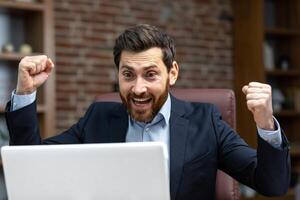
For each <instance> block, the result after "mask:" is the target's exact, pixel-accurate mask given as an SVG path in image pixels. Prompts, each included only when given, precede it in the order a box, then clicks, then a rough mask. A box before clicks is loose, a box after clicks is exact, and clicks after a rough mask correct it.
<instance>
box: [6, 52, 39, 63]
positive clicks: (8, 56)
mask: <svg viewBox="0 0 300 200" xmlns="http://www.w3.org/2000/svg"><path fill="white" fill-rule="evenodd" d="M41 54H42V53H33V54H31V55H41ZM25 56H28V55H24V54H19V53H0V60H4V61H17V62H19V61H20V60H21V59H22V58H23V57H25Z"/></svg>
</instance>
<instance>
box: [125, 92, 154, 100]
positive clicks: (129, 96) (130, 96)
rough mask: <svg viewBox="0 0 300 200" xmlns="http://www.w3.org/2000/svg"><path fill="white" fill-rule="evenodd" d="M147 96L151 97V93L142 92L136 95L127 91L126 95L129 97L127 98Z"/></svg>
mask: <svg viewBox="0 0 300 200" xmlns="http://www.w3.org/2000/svg"><path fill="white" fill-rule="evenodd" d="M149 97H151V98H153V95H151V94H147V93H142V94H140V95H137V94H134V93H129V94H128V95H127V99H129V98H149Z"/></svg>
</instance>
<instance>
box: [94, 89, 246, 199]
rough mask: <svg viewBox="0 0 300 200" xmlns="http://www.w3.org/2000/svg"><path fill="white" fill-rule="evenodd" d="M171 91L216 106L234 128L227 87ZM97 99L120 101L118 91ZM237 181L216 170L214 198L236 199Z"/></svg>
mask: <svg viewBox="0 0 300 200" xmlns="http://www.w3.org/2000/svg"><path fill="white" fill-rule="evenodd" d="M171 93H172V94H173V95H174V96H175V97H176V98H178V99H181V100H185V101H190V102H208V103H212V104H214V105H216V106H217V108H218V109H219V110H220V112H221V114H222V118H223V120H224V121H226V122H227V123H228V124H229V125H230V126H231V127H232V128H234V129H235V128H236V115H235V113H236V111H235V108H236V106H235V96H234V92H233V91H232V90H229V89H198V88H189V89H179V88H174V89H172V90H171ZM96 100H97V101H114V102H121V100H120V97H119V94H118V93H107V94H102V95H100V96H98V97H97V98H96ZM239 196H240V194H239V186H238V183H237V182H236V181H235V180H234V179H233V178H231V177H230V176H229V175H227V174H226V173H224V172H223V171H220V170H218V173H217V180H216V200H238V199H239Z"/></svg>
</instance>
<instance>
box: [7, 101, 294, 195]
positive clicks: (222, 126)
mask: <svg viewBox="0 0 300 200" xmlns="http://www.w3.org/2000/svg"><path fill="white" fill-rule="evenodd" d="M8 107H10V103H8ZM6 119H7V125H8V129H9V133H10V144H11V145H24V144H26V145H29V144H78V143H111V142H125V137H126V132H127V128H128V114H127V111H126V108H125V107H124V106H123V105H122V104H120V103H113V102H101V103H99V102H98V103H93V104H92V105H91V106H90V107H89V109H88V110H87V112H86V114H85V116H84V117H82V118H81V119H80V120H79V122H78V123H76V124H75V125H73V126H72V127H71V128H70V129H68V130H66V131H65V132H63V133H62V134H60V135H57V136H54V137H51V138H48V139H45V140H41V138H40V134H39V129H38V119H37V114H36V103H33V104H31V105H28V106H26V107H24V108H22V109H20V110H17V111H13V112H8V111H7V112H6ZM282 136H283V137H282V138H283V143H282V149H276V148H274V147H272V146H271V145H270V144H268V143H267V142H265V141H264V140H262V139H261V138H260V137H258V148H257V151H256V150H254V149H252V148H250V147H249V146H248V145H247V144H246V143H245V142H244V140H243V139H241V138H240V136H239V135H238V134H236V133H235V131H234V130H233V129H232V128H230V127H229V125H227V124H226V123H225V122H224V121H223V120H222V119H221V116H220V113H219V112H218V111H217V109H216V108H215V107H214V106H213V105H211V104H204V103H189V102H183V101H180V100H177V99H176V98H174V97H171V117H170V195H171V199H172V200H175V199H176V200H193V199H197V200H199V199H205V200H208V199H214V198H215V181H216V172H217V169H221V170H223V171H225V172H226V173H227V174H229V175H231V176H232V177H234V178H235V179H236V180H238V181H239V182H242V183H244V184H246V185H248V186H250V187H252V188H254V189H255V190H257V191H258V192H260V193H262V194H264V195H268V196H274V195H282V194H284V193H285V192H286V191H287V189H288V186H289V179H290V157H289V150H288V143H287V140H286V137H285V136H284V134H282Z"/></svg>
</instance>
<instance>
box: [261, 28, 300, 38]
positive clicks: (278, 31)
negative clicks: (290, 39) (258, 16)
mask: <svg viewBox="0 0 300 200" xmlns="http://www.w3.org/2000/svg"><path fill="white" fill-rule="evenodd" d="M265 33H266V34H267V35H273V36H300V31H298V30H293V29H287V28H265Z"/></svg>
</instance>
